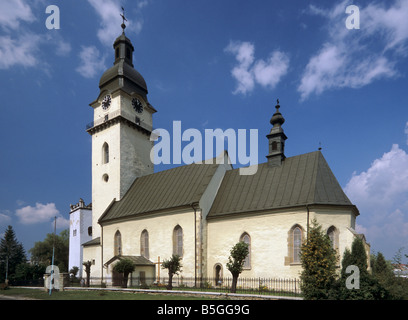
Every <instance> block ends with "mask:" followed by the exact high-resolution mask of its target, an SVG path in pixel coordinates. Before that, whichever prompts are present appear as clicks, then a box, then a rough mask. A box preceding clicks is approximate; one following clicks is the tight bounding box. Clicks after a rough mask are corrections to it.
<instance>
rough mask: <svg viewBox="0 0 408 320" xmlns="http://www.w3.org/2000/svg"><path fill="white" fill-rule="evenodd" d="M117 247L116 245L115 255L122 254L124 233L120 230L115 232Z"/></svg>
mask: <svg viewBox="0 0 408 320" xmlns="http://www.w3.org/2000/svg"><path fill="white" fill-rule="evenodd" d="M114 240H115V241H114V242H115V247H114V250H115V252H114V255H115V256H120V255H122V235H121V234H120V232H119V230H118V231H116V233H115V239H114Z"/></svg>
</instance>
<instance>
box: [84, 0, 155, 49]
mask: <svg viewBox="0 0 408 320" xmlns="http://www.w3.org/2000/svg"><path fill="white" fill-rule="evenodd" d="M88 2H89V4H90V5H91V6H92V7H93V8H94V9H95V11H96V13H97V14H98V16H99V18H100V20H101V23H100V29H99V30H98V33H97V35H98V38H99V40H100V41H101V43H103V44H104V45H107V46H111V45H112V43H113V41H114V40H115V39H116V38H117V37H118V35H119V34H120V33H121V32H122V29H121V24H122V18H121V16H120V15H121V14H122V10H121V5H120V2H118V1H115V0H88ZM147 4H148V1H147V0H143V1H139V2H138V3H137V9H138V10H139V11H140V10H141V9H143V8H144V7H146V6H147ZM135 14H136V16H137V18H138V20H137V21H134V20H132V19H129V17H128V16H127V17H126V19H127V21H126V22H125V23H126V31H131V32H135V33H136V34H138V33H139V32H140V31H141V30H142V26H143V19H142V17H141V15H140V12H137V13H135ZM125 15H126V13H125ZM134 16H135V15H134Z"/></svg>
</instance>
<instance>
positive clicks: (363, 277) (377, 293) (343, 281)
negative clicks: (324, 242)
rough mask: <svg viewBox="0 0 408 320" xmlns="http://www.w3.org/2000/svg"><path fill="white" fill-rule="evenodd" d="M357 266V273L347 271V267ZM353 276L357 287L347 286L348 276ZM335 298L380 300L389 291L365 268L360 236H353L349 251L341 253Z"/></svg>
mask: <svg viewBox="0 0 408 320" xmlns="http://www.w3.org/2000/svg"><path fill="white" fill-rule="evenodd" d="M349 266H354V267H357V268H358V274H357V275H356V274H355V272H356V271H353V272H350V273H348V271H347V267H349ZM349 277H353V280H354V281H358V287H357V288H354V287H352V288H350V287H347V283H348V281H347V280H348V278H349ZM337 289H338V290H337V293H336V296H335V298H336V299H340V300H380V299H388V298H389V292H388V291H387V290H386V289H385V288H384V286H383V285H382V284H381V283H380V282H379V281H378V279H376V278H375V277H374V276H373V275H371V274H370V273H369V272H368V270H367V253H366V250H365V247H364V243H363V240H362V239H361V238H358V237H356V238H354V240H353V243H352V244H351V251H350V250H349V249H346V250H345V252H344V254H343V260H342V270H341V277H340V279H339V280H338V283H337Z"/></svg>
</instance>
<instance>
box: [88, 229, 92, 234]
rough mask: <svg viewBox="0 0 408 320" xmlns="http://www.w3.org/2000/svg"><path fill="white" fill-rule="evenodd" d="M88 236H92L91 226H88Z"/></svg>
mask: <svg viewBox="0 0 408 320" xmlns="http://www.w3.org/2000/svg"><path fill="white" fill-rule="evenodd" d="M88 236H92V227H88Z"/></svg>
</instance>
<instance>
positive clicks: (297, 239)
mask: <svg viewBox="0 0 408 320" xmlns="http://www.w3.org/2000/svg"><path fill="white" fill-rule="evenodd" d="M301 246H302V229H300V227H295V228H294V229H293V262H294V263H300V256H299V255H300V248H301Z"/></svg>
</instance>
